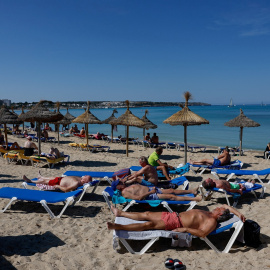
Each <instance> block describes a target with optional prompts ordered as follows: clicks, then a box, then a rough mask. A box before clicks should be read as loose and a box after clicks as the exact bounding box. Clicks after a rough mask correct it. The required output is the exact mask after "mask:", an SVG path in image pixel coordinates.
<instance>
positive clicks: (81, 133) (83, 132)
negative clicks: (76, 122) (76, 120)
mask: <svg viewBox="0 0 270 270" xmlns="http://www.w3.org/2000/svg"><path fill="white" fill-rule="evenodd" d="M80 135H82V136H83V135H85V130H84V127H82V129H81V131H80Z"/></svg>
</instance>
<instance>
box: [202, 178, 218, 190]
mask: <svg viewBox="0 0 270 270" xmlns="http://www.w3.org/2000/svg"><path fill="white" fill-rule="evenodd" d="M202 186H203V187H204V188H205V189H209V188H214V187H216V183H215V181H214V180H213V179H211V178H207V179H206V180H204V181H203V182H202Z"/></svg>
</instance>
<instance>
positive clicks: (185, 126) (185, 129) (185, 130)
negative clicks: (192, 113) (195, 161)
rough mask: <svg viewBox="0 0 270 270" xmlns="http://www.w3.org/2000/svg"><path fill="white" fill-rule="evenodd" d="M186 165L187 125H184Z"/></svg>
mask: <svg viewBox="0 0 270 270" xmlns="http://www.w3.org/2000/svg"><path fill="white" fill-rule="evenodd" d="M184 148H185V164H186V163H187V125H186V124H184Z"/></svg>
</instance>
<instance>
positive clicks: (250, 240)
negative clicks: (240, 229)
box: [244, 219, 262, 248]
mask: <svg viewBox="0 0 270 270" xmlns="http://www.w3.org/2000/svg"><path fill="white" fill-rule="evenodd" d="M260 230H261V227H260V225H259V224H258V223H257V222H255V221H253V220H250V219H247V220H246V221H245V222H244V240H245V244H246V245H247V246H249V247H253V248H258V247H259V246H260V245H261V244H262V242H261V240H260Z"/></svg>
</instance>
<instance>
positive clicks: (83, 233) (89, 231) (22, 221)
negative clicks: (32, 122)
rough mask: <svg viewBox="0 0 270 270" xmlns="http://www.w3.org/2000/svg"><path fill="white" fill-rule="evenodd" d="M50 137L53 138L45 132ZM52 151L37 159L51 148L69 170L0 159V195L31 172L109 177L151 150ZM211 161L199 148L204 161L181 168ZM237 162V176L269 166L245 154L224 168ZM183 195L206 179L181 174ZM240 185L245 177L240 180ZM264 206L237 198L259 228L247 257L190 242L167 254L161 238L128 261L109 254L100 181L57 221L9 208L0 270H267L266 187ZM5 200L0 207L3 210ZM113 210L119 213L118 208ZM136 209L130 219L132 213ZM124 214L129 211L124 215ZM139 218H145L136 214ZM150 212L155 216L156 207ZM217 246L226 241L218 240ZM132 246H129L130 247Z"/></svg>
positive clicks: (172, 154)
mask: <svg viewBox="0 0 270 270" xmlns="http://www.w3.org/2000/svg"><path fill="white" fill-rule="evenodd" d="M50 136H56V134H55V133H53V132H51V133H50ZM60 140H61V142H60V145H57V143H42V151H43V152H48V151H49V149H50V147H51V146H54V147H58V148H59V150H60V151H64V153H65V154H69V155H70V162H69V163H65V164H59V165H56V166H55V168H53V169H49V168H48V167H42V168H39V167H37V168H36V167H32V166H30V165H28V166H24V165H20V164H7V162H6V160H4V159H3V158H1V159H0V188H2V187H20V185H21V183H22V176H23V175H24V174H25V175H26V176H28V177H29V178H34V177H36V176H37V174H38V171H39V170H40V171H41V174H42V175H44V176H54V177H55V176H61V175H62V174H63V173H64V172H65V171H67V170H78V171H117V170H119V169H123V168H127V167H130V166H132V165H138V158H139V157H140V156H142V155H144V156H149V155H150V154H151V153H152V152H153V151H154V149H152V148H147V149H145V148H143V147H141V146H135V145H130V146H129V157H126V154H125V148H126V146H125V145H122V144H115V143H114V144H112V143H110V144H107V143H106V142H103V141H96V140H90V141H89V142H90V144H96V143H99V144H102V145H109V146H110V151H109V152H97V153H91V152H88V151H80V150H76V149H73V148H71V147H69V145H68V143H69V142H83V143H85V140H83V139H80V138H75V137H71V138H68V137H67V138H63V137H61V138H60ZM9 141H11V142H14V141H17V142H18V143H19V145H22V146H23V144H24V142H25V139H21V138H15V137H14V136H11V135H9ZM213 156H217V149H214V148H209V147H207V150H206V152H205V153H203V152H196V153H191V152H188V160H190V159H195V160H198V159H202V158H212V157H213ZM161 159H162V160H164V161H167V162H168V163H169V164H170V165H172V166H177V165H178V164H180V163H183V162H184V152H183V151H176V150H174V149H171V150H166V149H165V150H164V152H163V155H162V156H161ZM236 159H240V160H241V161H242V162H243V163H244V167H243V169H256V170H260V169H265V168H269V167H270V160H265V159H263V153H262V152H260V151H249V152H245V153H244V156H241V157H238V156H233V157H232V160H236ZM186 177H187V179H188V180H189V181H190V185H191V188H195V187H197V186H198V185H199V184H200V182H201V181H202V180H203V179H206V178H208V177H211V175H210V174H209V173H205V174H203V175H202V176H198V175H194V173H193V172H191V171H189V172H188V173H187V174H186ZM243 179H247V177H243ZM264 182H265V186H266V187H267V189H266V193H265V198H263V199H259V200H256V199H255V198H254V197H253V196H252V195H249V194H247V195H245V196H244V197H243V198H242V199H241V200H240V202H239V204H238V206H237V209H238V210H239V211H241V212H242V213H243V214H244V215H245V216H246V218H248V219H252V220H255V221H257V222H258V223H259V224H260V226H261V238H262V241H263V244H262V245H261V247H260V248H259V249H257V250H256V249H252V248H249V247H245V246H240V245H239V244H234V245H233V247H232V249H231V251H230V253H228V254H216V253H215V252H214V251H213V250H212V249H210V248H209V247H208V246H207V245H206V244H205V243H204V242H203V241H201V240H200V239H193V243H192V247H190V248H179V247H178V248H174V247H171V240H170V239H163V238H161V239H160V240H159V241H157V242H156V243H155V244H154V245H153V246H152V247H151V248H150V250H149V251H148V252H147V253H146V254H143V255H133V254H130V253H128V251H127V250H126V249H125V248H124V247H122V248H121V249H120V250H119V251H118V252H117V251H115V250H114V249H113V247H112V235H113V233H112V231H108V230H107V227H106V222H107V221H114V217H113V215H112V213H111V212H110V211H109V209H108V206H107V204H106V203H105V201H104V199H103V196H102V191H103V190H104V188H105V187H106V186H107V182H105V181H102V183H101V184H100V186H99V187H98V188H97V190H96V193H95V194H90V193H89V192H88V193H87V194H86V195H85V196H84V199H83V201H81V202H80V204H77V205H75V206H74V207H69V208H67V210H66V212H65V213H64V215H63V216H62V218H61V219H50V217H49V215H48V213H47V212H46V211H45V210H44V208H43V207H42V206H41V205H40V204H39V203H32V202H21V201H18V202H16V203H14V204H13V205H12V206H11V208H10V209H9V210H7V211H6V212H5V213H1V218H0V226H1V231H0V251H1V254H0V268H1V269H19V270H26V269H27V270H28V269H67V270H68V269H111V270H113V269H120V270H135V269H140V270H142V269H166V268H165V266H164V262H165V260H166V258H168V257H170V258H174V259H180V260H181V261H182V262H183V263H184V264H185V265H186V267H187V269H210V270H214V269H215V270H218V269H246V270H251V269H252V270H254V269H269V268H270V259H269V253H270V249H269V246H268V245H269V242H270V238H269V235H270V226H269V224H270V216H269V215H268V213H269V200H270V197H269V194H268V190H269V189H268V185H267V181H264ZM6 203H7V200H5V199H0V206H1V208H3V207H4V206H5V205H6ZM224 203H226V200H225V198H224V197H221V196H217V195H214V196H213V199H212V200H211V201H202V202H199V203H198V204H197V206H196V208H198V209H204V210H207V209H209V210H212V209H213V208H215V207H216V206H217V205H220V204H224ZM119 207H120V206H119ZM51 208H52V210H53V211H54V212H55V213H59V211H60V208H61V207H60V205H57V204H56V205H52V207H51ZM138 209H139V208H138V206H136V211H138ZM173 209H174V210H175V211H184V210H185V207H182V206H180V207H174V208H173ZM130 211H132V208H131V209H130ZM141 211H145V209H144V208H142V207H141ZM154 211H163V208H162V207H161V206H160V207H158V208H157V209H154ZM224 235H225V236H224V239H225V240H226V239H227V238H226V236H228V234H224ZM214 239H215V240H214V241H215V243H217V244H218V245H220V246H222V245H223V244H224V243H225V242H224V241H225V240H224V239H222V238H220V237H216V238H214ZM135 244H137V243H135Z"/></svg>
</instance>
